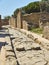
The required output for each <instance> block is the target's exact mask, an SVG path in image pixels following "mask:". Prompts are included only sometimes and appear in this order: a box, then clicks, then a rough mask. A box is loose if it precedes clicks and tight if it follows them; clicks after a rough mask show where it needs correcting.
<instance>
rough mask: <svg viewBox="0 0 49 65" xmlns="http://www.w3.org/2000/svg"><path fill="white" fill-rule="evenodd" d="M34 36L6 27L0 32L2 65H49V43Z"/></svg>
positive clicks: (0, 64)
mask: <svg viewBox="0 0 49 65" xmlns="http://www.w3.org/2000/svg"><path fill="white" fill-rule="evenodd" d="M33 34H34V33H32V35H33ZM29 35H30V36H29ZM32 35H31V33H30V34H29V31H28V32H27V33H26V32H25V30H23V29H22V30H19V29H14V28H10V27H9V26H4V27H3V28H2V29H1V30H0V65H49V41H48V40H46V39H44V38H42V37H41V38H40V36H38V35H36V34H34V35H33V36H32ZM35 37H36V38H35ZM40 39H41V40H40ZM44 40H45V41H44ZM37 41H38V42H37ZM39 42H41V43H39ZM42 43H43V44H42Z"/></svg>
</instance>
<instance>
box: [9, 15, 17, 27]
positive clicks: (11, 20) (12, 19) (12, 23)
mask: <svg viewBox="0 0 49 65" xmlns="http://www.w3.org/2000/svg"><path fill="white" fill-rule="evenodd" d="M9 25H10V26H11V27H15V28H16V27H17V22H16V18H14V17H13V16H12V17H11V18H10V19H9Z"/></svg>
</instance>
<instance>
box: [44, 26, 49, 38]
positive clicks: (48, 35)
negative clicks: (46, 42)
mask: <svg viewBox="0 0 49 65" xmlns="http://www.w3.org/2000/svg"><path fill="white" fill-rule="evenodd" d="M43 36H44V37H45V38H46V39H49V26H45V27H44V30H43Z"/></svg>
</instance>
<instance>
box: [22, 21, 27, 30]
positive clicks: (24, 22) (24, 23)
mask: <svg viewBox="0 0 49 65" xmlns="http://www.w3.org/2000/svg"><path fill="white" fill-rule="evenodd" d="M23 29H25V30H28V24H27V21H25V20H23Z"/></svg>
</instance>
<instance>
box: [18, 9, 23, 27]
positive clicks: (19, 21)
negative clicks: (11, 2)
mask: <svg viewBox="0 0 49 65" xmlns="http://www.w3.org/2000/svg"><path fill="white" fill-rule="evenodd" d="M17 28H22V13H21V11H20V10H19V11H18V13H17Z"/></svg>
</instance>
